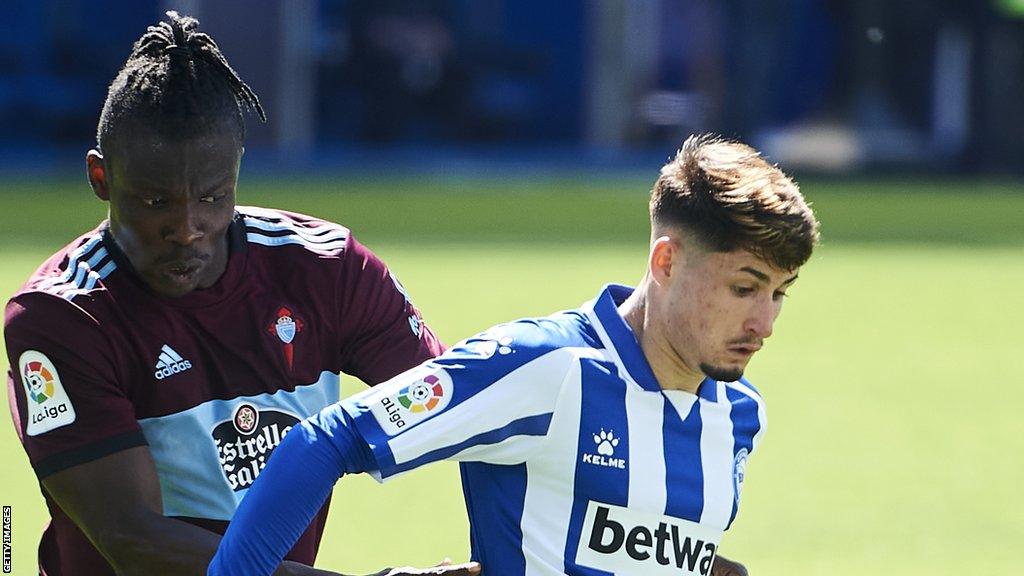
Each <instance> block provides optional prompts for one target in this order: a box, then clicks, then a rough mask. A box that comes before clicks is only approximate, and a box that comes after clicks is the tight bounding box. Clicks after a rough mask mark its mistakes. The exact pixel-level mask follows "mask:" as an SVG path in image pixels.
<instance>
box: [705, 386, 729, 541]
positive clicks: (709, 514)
mask: <svg viewBox="0 0 1024 576" xmlns="http://www.w3.org/2000/svg"><path fill="white" fill-rule="evenodd" d="M704 385H705V386H711V385H715V386H716V387H717V388H718V394H717V396H718V398H719V401H718V402H708V401H701V402H700V414H701V420H702V421H703V422H704V428H703V430H701V435H700V459H701V462H702V463H703V465H704V509H703V510H702V511H701V515H700V522H701V524H707V525H709V526H714V527H716V528H719V529H720V530H725V528H726V526H727V525H728V524H729V518H730V517H731V516H732V506H733V501H734V498H733V487H732V484H733V483H732V463H733V455H734V452H733V443H734V440H733V435H732V428H733V426H732V420H731V419H730V413H731V411H732V404H731V403H730V402H729V401H728V398H727V397H726V393H725V384H724V383H722V382H716V383H712V382H706V383H704Z"/></svg>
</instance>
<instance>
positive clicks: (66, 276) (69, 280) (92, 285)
mask: <svg viewBox="0 0 1024 576" xmlns="http://www.w3.org/2000/svg"><path fill="white" fill-rule="evenodd" d="M116 269H117V264H116V262H115V261H114V259H113V257H112V256H111V254H110V252H109V251H108V250H107V246H106V244H105V243H104V241H103V230H102V227H99V228H96V229H94V230H92V231H90V232H87V233H85V234H83V235H81V236H79V237H78V238H76V239H75V240H73V241H72V242H70V243H69V244H67V245H66V246H64V247H63V248H61V249H60V250H58V251H57V252H55V253H54V254H53V255H52V256H50V257H49V258H47V259H46V260H45V261H44V262H43V263H42V264H41V265H40V266H39V267H38V268H37V269H36V270H35V272H33V273H32V275H31V276H29V278H28V279H27V280H26V281H25V283H24V284H23V285H22V286H21V288H20V289H19V290H18V291H17V292H16V293H15V294H14V296H13V297H12V298H11V300H10V302H9V303H8V307H9V308H10V307H11V305H15V306H16V307H18V308H31V309H33V310H39V311H46V313H49V311H51V310H52V311H57V312H58V313H60V314H66V313H69V312H75V311H77V312H83V311H84V310H83V306H86V305H87V304H88V303H89V302H91V301H93V300H94V299H95V298H94V297H95V295H96V293H97V292H103V291H105V290H106V288H107V287H106V283H105V282H104V281H105V280H106V278H107V277H108V276H110V274H111V273H113V272H114V271H115V270H116Z"/></svg>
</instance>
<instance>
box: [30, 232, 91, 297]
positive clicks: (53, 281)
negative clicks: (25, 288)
mask: <svg viewBox="0 0 1024 576" xmlns="http://www.w3.org/2000/svg"><path fill="white" fill-rule="evenodd" d="M102 241H103V236H102V235H100V234H97V235H95V236H90V237H89V239H88V240H87V241H86V242H85V244H82V245H81V246H79V247H78V248H75V249H74V250H72V251H71V252H70V253H69V254H68V263H67V267H66V268H64V273H63V274H61V275H60V276H54V277H52V278H47V279H46V280H43V281H42V282H40V283H39V288H40V289H41V290H45V289H47V288H49V287H51V286H55V285H57V284H64V283H67V282H70V281H71V279H72V278H73V277H74V275H75V274H76V273H77V272H78V263H79V261H80V260H81V259H82V258H83V257H84V256H86V255H91V253H92V251H93V250H94V249H95V248H96V247H97V246H99V244H100V242H102ZM101 250H103V252H104V253H106V250H105V249H103V248H101Z"/></svg>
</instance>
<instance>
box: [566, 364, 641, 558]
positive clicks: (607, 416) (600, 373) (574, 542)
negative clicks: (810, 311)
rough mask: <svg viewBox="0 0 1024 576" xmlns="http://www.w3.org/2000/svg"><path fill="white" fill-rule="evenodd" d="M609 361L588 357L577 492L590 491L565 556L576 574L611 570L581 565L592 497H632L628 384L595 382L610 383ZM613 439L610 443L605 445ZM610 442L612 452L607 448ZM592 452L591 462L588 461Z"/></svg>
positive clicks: (576, 512) (577, 509)
mask: <svg viewBox="0 0 1024 576" xmlns="http://www.w3.org/2000/svg"><path fill="white" fill-rule="evenodd" d="M609 368H610V366H608V363H606V362H602V363H597V362H594V361H592V360H591V361H584V362H583V363H582V366H581V378H580V380H581V382H582V383H583V394H582V405H581V408H580V426H579V430H578V437H579V440H578V442H579V444H578V451H579V454H580V457H579V458H577V459H576V476H575V478H576V482H575V489H574V492H575V493H577V494H587V495H588V497H587V498H576V499H575V501H574V502H573V505H572V516H571V520H570V528H569V536H568V539H567V541H566V550H565V561H566V564H567V568H570V571H571V572H572V573H574V574H594V575H597V574H606V573H605V572H602V571H600V570H593V569H591V568H586V567H583V566H580V565H578V564H576V552H577V550H578V547H579V544H580V539H582V538H589V536H590V535H589V534H583V533H582V528H583V517H584V515H585V514H586V511H587V505H588V504H589V503H590V502H591V501H596V502H603V503H608V504H616V505H620V506H622V505H625V504H626V503H627V502H628V499H629V474H630V473H629V466H628V454H629V453H630V441H631V439H630V438H629V433H628V432H629V425H628V423H627V420H626V386H622V385H621V384H620V385H619V386H608V385H603V386H602V385H595V384H598V383H602V380H603V381H604V382H608V380H607V373H608V370H609ZM606 442H607V444H605V443H606ZM604 446H607V447H610V449H611V450H610V451H609V449H608V448H607V447H604ZM588 455H589V456H590V460H591V462H587V460H588V458H587V457H588ZM595 456H603V457H605V458H608V459H612V458H615V459H625V460H626V462H625V465H624V466H623V467H622V468H619V467H617V466H603V465H599V464H595V463H593V462H594V457H595Z"/></svg>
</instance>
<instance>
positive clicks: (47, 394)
mask: <svg viewBox="0 0 1024 576" xmlns="http://www.w3.org/2000/svg"><path fill="white" fill-rule="evenodd" d="M22 374H23V376H24V378H25V383H26V384H28V392H29V396H30V397H31V398H32V400H34V401H35V403H36V404H42V403H43V402H46V401H47V400H49V399H50V398H52V397H53V374H50V371H49V370H47V369H46V366H43V364H42V362H29V363H27V364H25V371H24V372H23V373H22Z"/></svg>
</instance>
